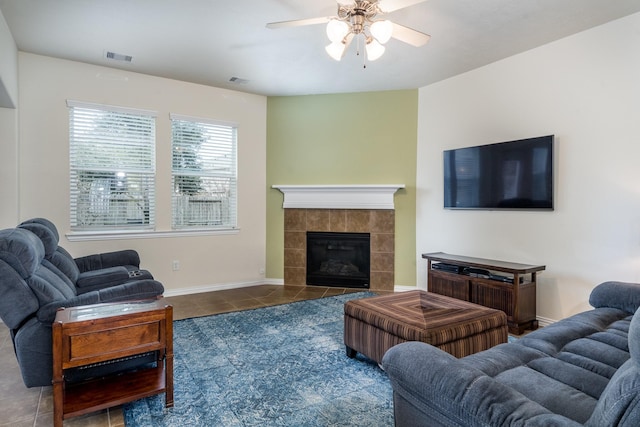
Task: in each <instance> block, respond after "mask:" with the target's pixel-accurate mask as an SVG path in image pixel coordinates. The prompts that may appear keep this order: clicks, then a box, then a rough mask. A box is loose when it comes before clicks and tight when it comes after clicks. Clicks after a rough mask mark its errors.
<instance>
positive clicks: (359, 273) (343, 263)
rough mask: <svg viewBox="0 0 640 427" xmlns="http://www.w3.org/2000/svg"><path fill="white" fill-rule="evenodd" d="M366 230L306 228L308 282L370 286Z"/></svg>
mask: <svg viewBox="0 0 640 427" xmlns="http://www.w3.org/2000/svg"><path fill="white" fill-rule="evenodd" d="M370 259H371V248H370V236H369V233H329V232H315V231H308V232H307V285H323V286H337V287H347V288H369V279H370V267H371V264H370Z"/></svg>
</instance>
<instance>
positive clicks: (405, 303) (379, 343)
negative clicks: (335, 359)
mask: <svg viewBox="0 0 640 427" xmlns="http://www.w3.org/2000/svg"><path fill="white" fill-rule="evenodd" d="M507 340H508V328H507V316H506V315H505V314H504V312H502V311H500V310H495V309H492V308H488V307H484V306H481V305H477V304H473V303H470V302H467V301H462V300H458V299H455V298H451V297H447V296H444V295H439V294H434V293H430V292H426V291H420V290H417V291H409V292H401V293H395V294H389V295H383V296H377V297H371V298H362V299H358V300H351V301H347V302H346V303H345V305H344V343H345V346H346V350H347V355H348V356H349V357H355V355H356V353H361V354H363V355H365V356H367V357H368V358H370V359H372V360H375V361H376V362H377V363H381V362H382V356H384V354H385V352H386V351H387V350H388V349H390V348H391V347H393V346H394V345H397V344H400V343H403V342H407V341H422V342H425V343H427V344H431V345H433V346H435V347H438V348H440V349H442V350H444V351H446V352H447V353H450V354H452V355H453V356H455V357H464V356H467V355H469V354H473V353H477V352H479V351H482V350H486V349H488V348H491V347H493V346H495V345H497V344H502V343H505V342H507Z"/></svg>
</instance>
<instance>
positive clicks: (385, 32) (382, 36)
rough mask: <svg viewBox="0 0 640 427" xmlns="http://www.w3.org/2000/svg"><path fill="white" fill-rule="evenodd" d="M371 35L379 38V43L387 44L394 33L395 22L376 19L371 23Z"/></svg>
mask: <svg viewBox="0 0 640 427" xmlns="http://www.w3.org/2000/svg"><path fill="white" fill-rule="evenodd" d="M370 31H371V35H372V36H373V37H374V38H375V39H376V40H378V42H379V43H382V44H385V43H386V42H388V41H389V39H390V38H391V33H393V24H392V23H391V21H387V20H385V21H376V22H374V23H373V24H371V27H370Z"/></svg>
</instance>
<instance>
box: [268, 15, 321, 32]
mask: <svg viewBox="0 0 640 427" xmlns="http://www.w3.org/2000/svg"><path fill="white" fill-rule="evenodd" d="M331 18H333V17H332V16H324V17H322V18H309V19H296V20H294V21H281V22H270V23H268V24H267V28H271V29H272V30H275V29H277V28H286V27H301V26H303V25H317V24H326V23H327V22H329V21H330V20H331Z"/></svg>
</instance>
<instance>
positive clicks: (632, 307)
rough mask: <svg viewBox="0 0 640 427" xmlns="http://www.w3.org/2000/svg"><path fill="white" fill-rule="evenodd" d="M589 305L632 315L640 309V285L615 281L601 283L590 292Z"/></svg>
mask: <svg viewBox="0 0 640 427" xmlns="http://www.w3.org/2000/svg"><path fill="white" fill-rule="evenodd" d="M589 304H591V306H592V307H594V308H599V307H610V308H617V309H619V310H623V311H626V312H628V313H629V314H633V313H635V312H636V311H637V310H638V308H640V284H639V283H627V282H616V281H610V282H604V283H601V284H599V285H598V286H596V287H595V288H594V289H593V291H591V295H590V296H589Z"/></svg>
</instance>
